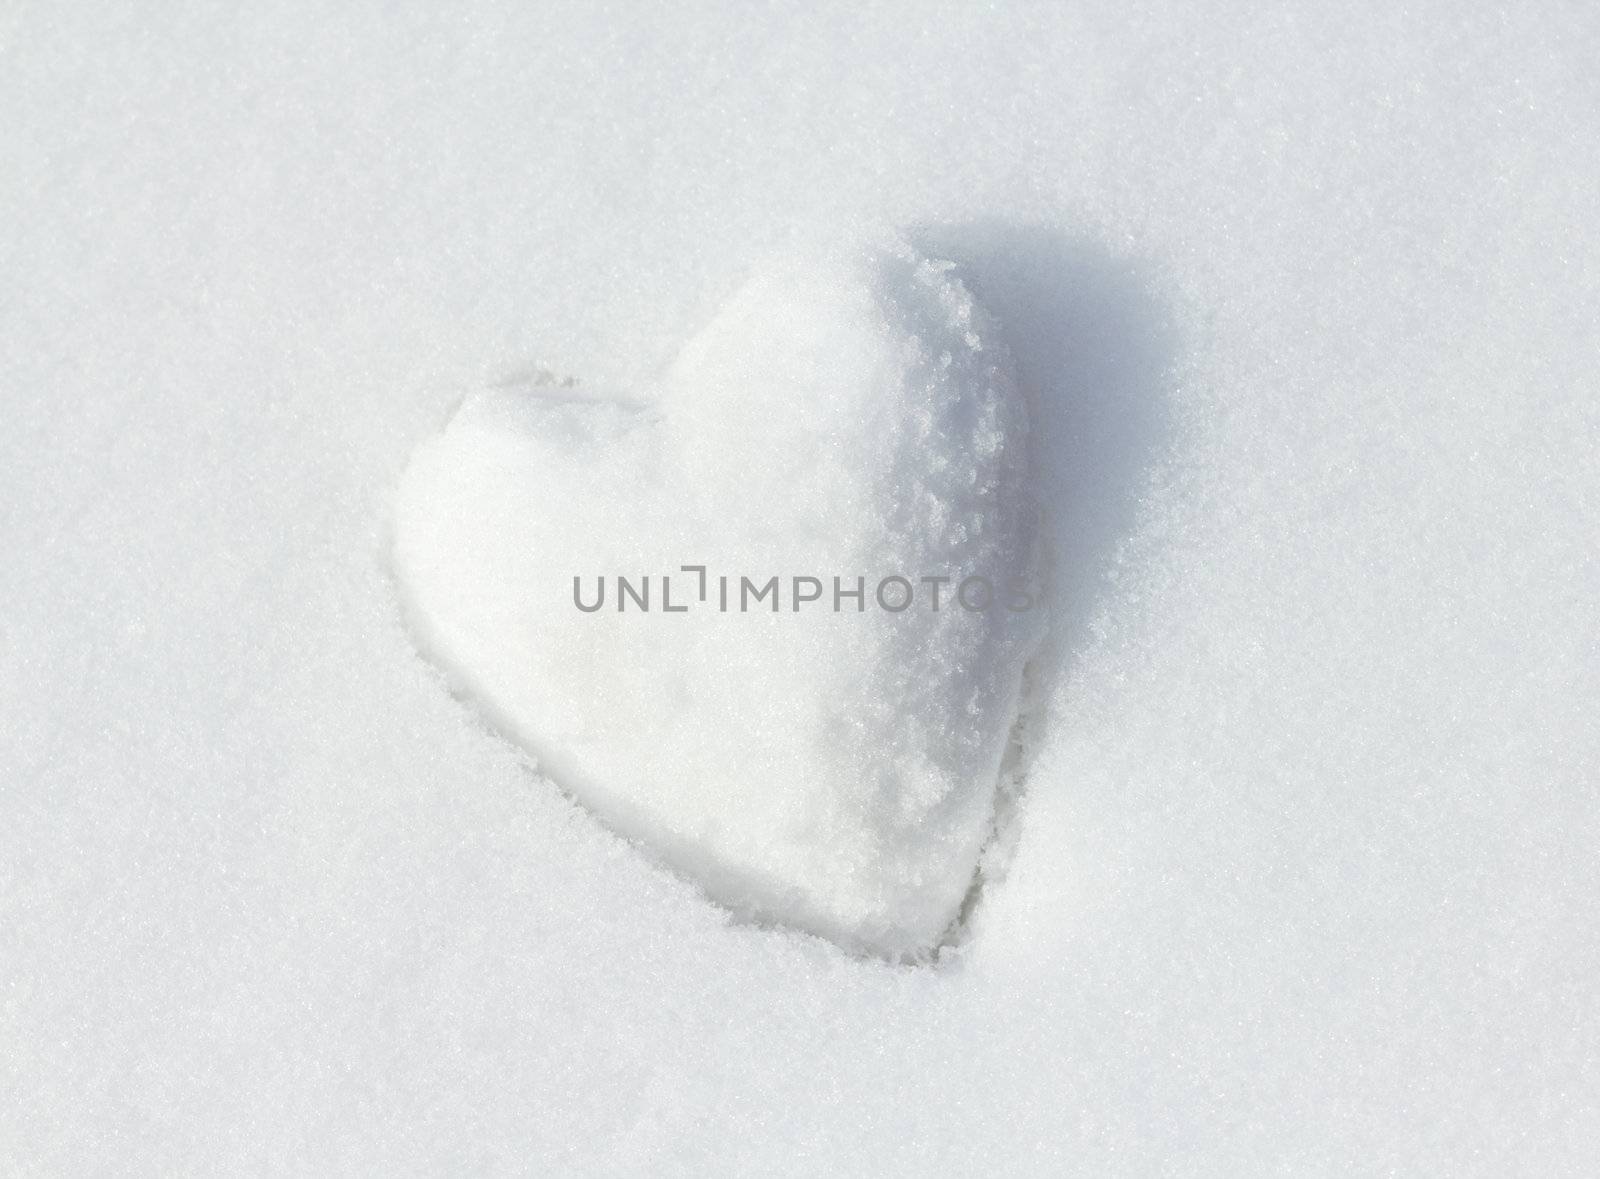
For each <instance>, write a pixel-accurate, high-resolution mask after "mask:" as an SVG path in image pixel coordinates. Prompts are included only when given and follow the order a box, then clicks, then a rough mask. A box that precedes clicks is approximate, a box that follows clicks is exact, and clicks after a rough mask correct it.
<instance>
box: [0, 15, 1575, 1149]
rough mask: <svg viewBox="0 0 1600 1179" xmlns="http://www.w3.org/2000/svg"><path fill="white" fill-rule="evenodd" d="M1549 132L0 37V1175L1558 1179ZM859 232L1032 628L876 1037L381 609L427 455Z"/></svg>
mask: <svg viewBox="0 0 1600 1179" xmlns="http://www.w3.org/2000/svg"><path fill="white" fill-rule="evenodd" d="M1597 60H1600V14H1597V13H1596V10H1595V9H1594V7H1593V6H1592V5H1585V4H1558V3H1549V4H1542V3H1534V4H1525V5H1513V6H1471V5H1459V4H1437V3H1431V2H1425V3H1420V4H1413V5H1405V6H1396V5H1393V4H1370V5H1368V4H1340V5H1330V6H1311V5H1280V6H1272V7H1270V8H1269V7H1256V6H1246V5H1227V6H1221V5H1217V6H1208V5H1199V6H1196V5H1167V4H1163V3H1156V2H1153V0H1118V2H1117V3H1114V4H1112V3H1103V4H1102V3H1093V2H1088V3H1072V4H1027V3H994V4H987V5H976V4H960V5H946V4H941V3H937V2H935V3H928V2H926V0H924V2H919V3H916V4H909V3H907V4H898V5H888V4H872V3H868V4H849V5H844V4H838V5H835V4H818V5H804V6H801V5H789V4H773V5H764V6H751V5H733V4H725V3H716V4H710V3H693V2H691V3H686V4H675V5H667V6H658V7H650V6H645V5H636V4H626V5H623V4H607V3H592V2H585V3H582V4H577V3H572V4H565V3H543V4H538V5H521V6H505V7H492V8H491V7H480V6H474V5H468V4H462V5H449V6H438V5H412V4H390V5H384V6H378V5H369V4H364V3H359V2H358V3H351V4H339V5H333V4H328V5H322V6H310V5H306V6H300V5H287V4H281V3H266V4H260V5H248V6H242V7H229V8H226V9H224V8H223V7H221V6H213V5H208V4H204V3H194V4H173V5H155V4H151V5H133V4H119V3H108V4H104V5H83V6H72V5H60V4H43V3H12V4H9V5H7V6H5V7H4V9H3V11H0V274H3V275H4V276H5V280H6V281H5V283H4V285H3V287H0V398H3V401H0V404H3V407H4V410H5V419H4V420H5V429H4V430H3V431H0V554H3V558H0V718H3V722H0V733H3V737H0V1170H4V1171H6V1172H8V1173H12V1174H90V1173H94V1174H149V1175H156V1174H172V1173H240V1172H258V1173H259V1172H269V1173H300V1174H305V1173H316V1174H326V1173H377V1174H438V1173H544V1174H576V1175H629V1174H652V1175H675V1174H681V1175H705V1174H712V1175H719V1174H726V1175H732V1174H751V1173H760V1174H773V1175H816V1174H841V1175H866V1174H874V1175H900V1174H904V1175H926V1174H930V1173H934V1174H1008V1175H1010V1174H1014V1175H1061V1174H1082V1175H1107V1174H1150V1173H1176V1174H1210V1175H1237V1174H1260V1173H1295V1174H1306V1173H1309V1174H1350V1173H1356V1174H1372V1173H1402V1174H1417V1173H1427V1174H1456V1175H1461V1174H1483V1175H1497V1176H1498V1175H1506V1174H1526V1175H1539V1176H1551V1175H1578V1174H1585V1173H1587V1172H1588V1171H1589V1170H1590V1169H1591V1168H1592V1165H1593V1159H1594V1157H1595V1152H1596V1147H1597V1143H1600V1101H1597V1098H1596V1094H1597V1093H1600V1049H1597V1045H1600V1004H1597V1003H1596V1002H1595V987H1596V982H1595V980H1596V978H1597V977H1600V932H1597V923H1596V922H1595V920H1594V914H1595V911H1596V902H1597V900H1600V856H1597V854H1596V849H1597V847H1600V788H1597V786H1600V784H1597V780H1596V778H1597V773H1600V771H1597V767H1600V709H1597V708H1596V700H1597V699H1600V607H1597V601H1600V559H1597V554H1596V537H1597V536H1600V408H1597V407H1600V376H1597V371H1600V367H1597V358H1600V190H1597V186H1596V184H1595V177H1596V176H1597V175H1600V150H1597V148H1600V130H1597V128H1600V118H1597V115H1600V74H1597V72H1596V70H1595V69H1594V63H1595V62H1596V61H1597ZM881 226H890V227H897V228H900V229H903V230H905V232H906V235H907V237H908V239H909V240H910V241H911V242H912V243H913V244H914V245H915V246H916V248H917V249H919V250H920V251H921V252H922V253H923V254H925V255H926V256H928V257H937V258H947V259H950V260H952V261H954V262H956V263H958V264H960V266H961V272H962V274H963V275H964V276H965V278H964V281H965V282H966V283H967V286H968V288H969V289H970V290H971V291H972V293H973V295H974V296H975V298H976V299H978V300H979V301H980V302H981V303H982V304H983V305H984V306H986V307H987V308H988V309H989V310H990V311H991V312H992V313H993V315H994V319H995V322H996V323H997V324H998V325H1000V331H1001V333H1002V335H1003V338H1004V341H1005V343H1006V344H1007V346H1008V347H1009V349H1010V352H1011V353H1012V355H1013V357H1014V362H1015V367H1016V372H1017V374H1018V379H1019V382H1020V384H1021V385H1022V387H1023V388H1024V389H1026V390H1030V391H1031V395H1032V396H1033V397H1035V398H1036V403H1037V413H1036V416H1035V418H1034V421H1033V426H1032V433H1031V438H1032V443H1031V445H1032V447H1033V451H1034V455H1035V461H1034V467H1033V470H1034V475H1033V477H1032V486H1033V489H1034V491H1035V493H1036V494H1037V497H1038V499H1039V501H1040V504H1041V508H1042V511H1043V519H1044V520H1045V522H1046V523H1045V540H1046V548H1047V549H1048V550H1049V551H1050V553H1051V554H1052V557H1053V561H1054V565H1053V567H1052V573H1051V580H1050V584H1051V586H1052V589H1051V591H1050V601H1049V603H1048V605H1049V607H1050V617H1051V624H1050V632H1049V637H1048V639H1047V642H1046V645H1045V647H1044V648H1043V649H1042V651H1041V654H1040V656H1039V659H1038V661H1037V662H1038V668H1039V676H1038V684H1037V688H1038V692H1039V698H1040V707H1039V710H1038V713H1037V718H1036V719H1037V723H1036V725H1035V726H1034V728H1033V729H1032V730H1031V732H1030V734H1029V745H1030V748H1031V750H1032V752H1031V755H1030V756H1029V758H1028V759H1027V764H1026V789H1025V791H1024V793H1023V795H1022V798H1021V802H1020V807H1019V810H1018V813H1017V815H1016V820H1017V821H1016V824H1015V830H1014V839H1015V846H1014V851H1013V852H1012V853H1011V854H1010V856H1009V870H1008V872H1007V873H1006V874H1005V876H1004V878H1003V879H998V880H994V881H991V882H990V883H989V885H988V886H986V887H985V889H984V890H983V895H982V899H981V902H980V903H979V904H978V906H977V907H976V910H975V911H974V913H973V914H972V917H971V920H970V921H969V922H968V925H967V930H966V935H965V937H964V938H963V939H962V940H961V941H960V943H959V944H958V945H956V946H954V947H952V948H950V949H948V950H946V951H945V952H944V953H942V954H941V955H940V956H939V957H938V958H937V960H936V961H934V962H932V963H923V964H901V965H897V964H891V963H887V962H885V961H883V960H882V959H880V958H875V957H872V956H863V955H855V954H851V953H849V952H847V951H845V950H843V949H841V948H839V947H838V946H836V945H834V944H833V943H832V942H830V941H828V940H826V939H823V938H818V937H816V936H814V935H812V934H808V933H805V932H800V931H796V930H793V929H790V928H787V927H768V926H767V925H764V924H762V923H759V922H754V923H753V922H748V921H742V920H739V919H737V918H736V917H734V916H732V915H730V913H729V912H728V911H727V910H726V909H724V908H722V907H720V906H718V905H715V904H712V903H709V902H708V901H707V900H706V898H705V896H704V894H703V891H702V889H701V888H700V887H699V885H698V884H696V883H695V882H694V881H691V880H689V879H687V878H685V877H684V876H683V875H681V874H679V873H675V872H673V871H670V870H668V869H666V868H663V867H662V866H661V865H660V864H659V863H658V861H657V859H656V858H654V857H652V856H651V855H649V854H645V853H644V852H642V851H641V850H640V849H639V848H638V847H636V846H635V844H634V843H632V842H630V841H629V840H627V839H626V838H623V837H622V836H620V835H618V834H616V833H615V832H613V831H612V830H610V829H609V828H608V827H607V826H606V825H604V824H603V823H601V822H600V821H598V820H597V819H596V818H595V817H594V816H593V815H592V814H591V813H590V812H589V811H588V810H586V809H585V808H584V807H583V806H582V805H580V804H579V803H577V802H575V801H574V800H573V799H572V798H570V797H569V796H568V795H567V794H566V793H564V792H563V790H562V789H561V788H560V786H559V784H557V783H553V782H551V781H549V780H547V779H545V778H543V777H541V776H540V775H539V773H537V772H536V771H530V769H529V768H528V766H527V764H526V758H525V757H524V756H523V755H522V754H520V753H519V752H518V750H517V747H516V746H515V745H514V744H513V743H511V742H508V741H507V740H505V739H504V738H503V737H502V736H500V735H497V734H496V733H494V732H493V731H491V728H490V727H489V726H487V725H485V724H484V722H483V720H482V718H481V717H479V716H478V715H476V714H475V713H474V711H473V710H472V709H470V708H467V707H463V705H462V704H461V702H460V701H458V700H456V699H453V698H452V697H451V695H450V693H449V691H448V690H447V687H446V683H445V680H444V677H443V676H441V674H440V673H439V672H438V670H437V669H436V668H434V667H433V666H431V665H430V664H429V663H428V662H426V661H425V660H423V659H422V658H420V657H419V656H418V654H417V651H416V649H415V647H414V645H413V643H412V641H411V638H410V636H409V634H408V632H407V627H406V624H405V622H404V621H403V617H402V612H401V609H400V607H399V606H398V605H397V601H396V596H395V585H394V578H393V577H392V576H391V573H390V568H389V564H390V562H389V537H390V535H391V532H392V527H393V525H394V523H395V520H394V519H393V517H392V515H391V509H392V505H393V504H394V496H395V491H396V488H397V487H398V486H399V485H400V484H401V481H402V477H403V473H404V472H405V470H406V467H407V464H408V462H409V460H410V458H411V456H412V455H413V454H414V453H415V452H416V451H417V448H418V447H419V446H420V445H423V444H425V443H426V441H427V440H428V439H429V438H430V437H432V436H434V435H435V434H436V433H437V431H438V430H439V429H440V427H441V426H442V425H443V424H444V423H445V422H446V421H447V420H448V419H449V416H450V413H451V411H452V409H453V408H454V406H455V404H456V403H457V402H458V401H459V399H460V397H461V395H462V393H463V391H465V390H472V389H476V388H480V387H483V386H485V385H489V384H492V383H494V382H496V381H500V380H503V379H505V378H507V377H511V376H515V375H516V374H518V373H522V372H528V371H531V370H532V369H535V368H538V367H544V368H547V369H549V370H550V371H552V372H557V373H572V374H575V375H578V376H581V377H583V378H584V380H585V385H586V387H589V388H594V389H599V390H637V389H640V388H644V387H646V386H647V385H648V383H649V382H650V381H651V380H652V379H653V376H654V375H655V374H659V373H661V372H663V371H664V370H666V369H667V368H668V367H669V366H670V365H671V364H672V363H673V361H674V358H675V357H677V356H678V355H679V354H680V353H681V351H682V350H683V348H684V346H685V344H686V343H687V342H688V341H690V340H691V339H693V338H694V337H695V336H696V335H697V334H698V333H699V332H700V331H701V330H702V329H703V327H704V326H705V325H706V324H708V323H710V322H712V321H713V320H714V318H715V317H716V316H717V314H718V310H719V308H722V307H724V306H725V305H726V304H727V303H728V301H729V300H730V299H731V298H733V297H734V296H735V293H736V292H737V291H739V290H740V289H741V287H742V285H743V284H744V283H745V282H746V281H747V280H748V279H749V276H750V275H751V274H753V273H756V272H758V271H759V269H760V267H761V266H762V265H763V263H762V259H765V258H769V257H771V256H772V255H773V254H774V252H775V251H777V252H781V251H783V250H785V249H788V248H790V247H791V246H793V245H794V244H795V243H803V242H806V241H811V240H814V239H815V238H816V237H818V236H819V235H826V234H838V235H853V234H857V233H863V234H864V233H868V232H871V231H874V230H875V228H876V227H881ZM673 420H675V419H674V418H673V417H672V416H671V415H668V416H667V417H666V421H667V422H669V423H670V422H671V421H673ZM691 420H696V419H692V418H691V417H684V418H683V419H681V423H682V428H683V429H684V430H685V431H686V432H688V433H689V434H690V435H691V438H690V440H689V442H690V443H692V442H693V436H694V429H693V428H692V427H691V425H690V422H691ZM697 420H699V421H700V422H701V424H702V426H703V427H704V429H705V430H707V431H712V430H717V429H722V428H725V427H726V426H727V420H726V419H725V418H724V417H723V416H722V414H721V413H720V412H715V413H713V412H711V410H710V409H709V407H708V408H707V412H706V415H705V417H704V418H701V419H697ZM728 428H731V427H728ZM707 445H709V442H708V443H707ZM728 477H729V478H730V479H732V478H734V477H735V473H733V472H730V473H729V475H728Z"/></svg>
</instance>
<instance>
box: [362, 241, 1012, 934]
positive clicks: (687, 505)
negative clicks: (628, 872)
mask: <svg viewBox="0 0 1600 1179" xmlns="http://www.w3.org/2000/svg"><path fill="white" fill-rule="evenodd" d="M952 270H953V267H952V265H951V264H950V263H941V262H936V261H933V260H930V259H926V258H922V257H920V256H919V255H917V254H916V252H915V251H913V250H912V249H910V247H908V246H905V245H904V244H902V243H892V242H891V243H885V244H882V245H880V244H878V243H875V242H874V243H864V244H862V245H860V246H850V245H832V246H825V247H820V248H818V250H817V253H816V254H815V255H806V254H799V255H797V256H792V257H788V258H782V259H776V260H772V261H768V262H765V263H763V264H762V265H761V266H760V267H759V268H758V270H757V272H756V274H755V275H754V276H753V277H752V278H751V279H750V280H749V281H748V282H747V283H746V285H745V286H744V287H742V288H741V290H740V291H739V292H738V293H737V294H736V295H735V296H734V297H733V299H732V300H731V301H730V303H729V305H728V306H727V307H726V308H725V309H723V310H721V311H720V312H719V313H718V314H717V315H716V317H715V318H714V319H713V320H712V321H711V322H710V323H709V324H707V325H706V327H705V328H704V329H703V330H701V331H700V332H699V333H698V334H697V335H696V336H695V337H694V338H693V339H692V340H690V341H689V343H688V344H687V345H686V346H685V348H684V351H683V354H682V356H681V357H680V358H679V359H678V360H677V361H676V362H675V363H674V364H673V365H672V366H671V370H670V371H669V372H668V373H667V374H665V376H664V378H663V380H662V382H661V388H659V389H658V390H656V396H655V397H653V398H651V399H650V400H649V401H648V402H647V403H644V404H640V403H637V402H629V401H623V402H620V403H619V402H618V401H617V400H616V399H608V398H605V397H596V396H593V395H588V394H582V395H580V394H579V393H578V392H577V391H576V390H575V388H574V386H573V385H572V383H571V380H572V379H571V378H563V379H561V380H560V381H559V382H556V381H553V380H552V379H551V378H550V377H549V376H547V375H543V374H541V375H538V376H537V377H536V379H535V380H533V381H520V382H512V383H511V384H510V385H509V387H504V388H498V389H490V390H487V391H484V392H481V393H477V394H474V395H473V396H471V397H469V398H468V399H467V400H466V402H465V403H464V404H463V405H462V407H461V408H460V409H459V410H458V411H457V412H456V413H455V415H454V416H453V417H452V419H451V421H450V424H449V427H448V428H447V429H446V430H445V431H444V432H443V433H442V434H441V435H440V437H438V438H437V439H433V440H430V441H429V442H427V443H425V444H424V445H423V447H422V448H421V449H420V450H419V452H418V454H417V456H416V459H415V461H414V462H413V463H412V464H411V466H410V468H409V469H408V471H407V473H406V476H405V479H404V482H403V483H402V486H401V489H400V493H399V499H398V503H397V505H396V519H395V545H394V552H395V565H396V575H397V577H398V579H399V582H400V588H401V593H402V596H403V598H404V600H405V603H406V608H407V613H408V616H409V618H410V620H411V623H412V626H413V628H414V630H415V632H416V634H417V635H418V637H419V641H420V643H421V646H422V648H423V649H424V650H425V651H427V652H428V653H429V654H430V655H431V656H432V657H433V658H434V659H435V660H437V661H438V662H439V663H440V664H441V666H443V667H444V668H446V669H447V670H448V672H449V674H450V678H451V680H452V682H453V683H454V684H455V685H456V686H457V689H458V690H459V691H460V692H461V693H462V694H463V695H464V696H466V697H467V698H468V699H470V700H472V701H473V702H475V703H476V704H477V705H478V707H479V708H480V710H481V711H482V712H483V714H484V715H485V716H486V717H489V718H492V719H493V720H494V721H495V722H496V723H497V724H498V726H499V727H500V728H501V729H502V730H503V731H505V732H506V733H507V734H509V735H512V736H514V737H515V738H516V739H517V740H518V741H519V742H520V743H521V744H523V745H524V746H525V747H527V748H528V749H530V750H531V751H532V752H533V753H534V754H535V756H536V758H537V765H538V768H539V769H540V770H541V771H543V772H545V773H547V774H549V775H550V776H551V779H552V780H553V781H555V782H557V783H559V784H560V785H562V786H563V787H564V788H566V789H568V790H570V791H571V792H572V793H573V794H574V795H575V796H576V797H577V798H578V799H580V800H581V801H582V802H584V803H585V804H586V805H587V806H589V807H590V808H591V809H592V810H594V811H595V812H596V813H597V814H599V815H601V816H603V817H604V818H605V819H606V820H607V821H608V822H609V823H610V824H611V825H612V826H613V827H614V828H615V829H617V830H619V831H622V832H624V833H626V834H628V835H629V836H631V837H633V838H634V839H636V840H638V841H639V842H640V843H641V844H643V845H645V846H647V847H649V848H651V849H653V850H654V851H655V852H656V853H657V855H658V857H659V858H661V859H662V860H663V861H665V862H667V863H669V864H671V865H673V866H674V867H675V868H677V869H678V870H679V871H680V872H682V873H683V874H684V875H686V876H688V877H689V878H690V879H692V880H695V881H698V882H699V883H701V884H702V885H703V886H704V887H705V888H706V889H707V891H708V893H709V894H710V895H711V896H713V897H715V898H716V899H717V900H718V901H720V902H722V903H723V904H725V905H727V906H728V907H729V908H730V909H731V910H732V911H733V912H735V913H738V914H740V915H743V916H746V917H750V918H755V919H758V920H769V921H781V922H784V923H787V924H791V925H795V926H797V927H800V928H805V929H812V930H815V931H817V932H820V933H823V934H825V935H827V936H829V937H831V938H833V939H834V940H836V941H837V942H839V943H840V944H841V945H843V946H846V947H849V948H853V949H860V950H867V951H871V952H875V953H880V954H885V955H890V956H895V957H906V956H918V955H921V956H925V955H926V954H927V953H928V952H929V951H930V950H932V949H933V948H934V947H935V946H936V945H938V944H939V943H940V941H941V940H943V939H945V938H946V937H947V935H951V934H953V933H954V932H955V931H954V929H953V927H954V926H955V924H956V922H957V919H958V917H959V915H960V912H961V908H962V904H963V901H964V900H965V899H966V898H967V896H968V894H969V891H970V890H971V889H972V888H973V885H974V881H975V875H976V872H977V868H978V860H979V856H980V854H981V853H982V852H983V850H984V847H985V844H986V842H988V841H989V839H990V838H991V835H992V833H993V832H994V831H995V829H996V819H997V813H998V812H997V805H998V803H999V801H1000V800H999V798H998V796H997V792H998V790H999V789H1000V786H1001V772H1002V761H1003V760H1004V759H1005V758H1006V755H1007V753H1008V749H1009V747H1010V744H1011V739H1012V734H1013V732H1014V730H1015V729H1016V727H1017V724H1018V721H1019V707H1020V703H1021V693H1022V684H1023V671H1024V666H1025V663H1026V661H1027V659H1028V657H1029V656H1030V655H1032V654H1033V653H1034V650H1035V649H1036V648H1037V646H1038V639H1039V636H1040V634H1041V633H1042V627H1043V605H1042V600H1041V589H1040V584H1039V582H1040V577H1039V569H1038V560H1037V549H1038V541H1037V512H1036V509H1035V506H1034V504H1033V502H1032V498H1031V496H1030V494H1029V483H1028V478H1029V472H1028V469H1027V411H1026V406H1025V405H1024V402H1023V394H1022V391H1021V389H1020V388H1019V386H1018V385H1017V380H1016V374H1015V367H1014V364H1013V362H1012V358H1011V355H1010V352H1009V350H1008V349H1007V348H1006V347H1005V345H1004V343H1003V342H1002V341H1001V339H1000V337H999V333H998V330H997V329H996V327H995V325H994V324H993V323H992V322H991V321H990V319H989V317H988V316H987V315H986V314H985V313H984V312H983V310H982V309H981V308H980V307H978V306H977V305H976V304H975V303H974V301H973V299H972V296H971V294H970V293H969V292H968V291H967V290H966V289H965V287H963V286H962V285H961V283H960V281H959V279H958V278H956V277H955V276H954V274H953V273H952ZM685 562H689V563H691V564H690V565H689V566H688V567H686V566H685ZM622 579H625V581H626V585H627V587H628V589H627V590H626V591H624V589H623V580H622ZM674 585H676V599H675V600H674ZM625 592H626V593H627V594H628V595H629V596H624V593H625ZM758 595H759V596H758ZM1007 789H1008V790H1010V787H1009V786H1008V788H1007Z"/></svg>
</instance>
